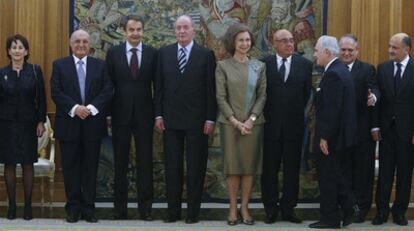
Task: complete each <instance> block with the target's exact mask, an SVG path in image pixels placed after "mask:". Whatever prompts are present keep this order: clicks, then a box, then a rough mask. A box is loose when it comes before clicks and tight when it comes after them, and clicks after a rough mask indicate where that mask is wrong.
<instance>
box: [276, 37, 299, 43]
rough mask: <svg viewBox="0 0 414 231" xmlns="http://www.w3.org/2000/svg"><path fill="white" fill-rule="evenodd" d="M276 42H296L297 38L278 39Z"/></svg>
mask: <svg viewBox="0 0 414 231" xmlns="http://www.w3.org/2000/svg"><path fill="white" fill-rule="evenodd" d="M276 42H280V43H284V44H288V43H295V40H293V38H290V39H276Z"/></svg>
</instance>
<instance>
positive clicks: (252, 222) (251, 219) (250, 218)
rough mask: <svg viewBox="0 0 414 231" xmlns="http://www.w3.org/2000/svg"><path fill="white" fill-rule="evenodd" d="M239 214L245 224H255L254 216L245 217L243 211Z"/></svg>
mask: <svg viewBox="0 0 414 231" xmlns="http://www.w3.org/2000/svg"><path fill="white" fill-rule="evenodd" d="M239 216H240V222H241V223H243V224H245V225H254V220H253V218H252V217H247V218H244V217H243V216H242V214H241V211H239Z"/></svg>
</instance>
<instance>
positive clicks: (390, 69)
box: [384, 61, 395, 96]
mask: <svg viewBox="0 0 414 231" xmlns="http://www.w3.org/2000/svg"><path fill="white" fill-rule="evenodd" d="M386 65H387V66H386V68H385V72H386V73H385V76H384V78H385V81H386V82H387V84H386V85H387V88H388V90H389V91H390V92H392V95H394V96H395V91H394V62H393V61H389V62H388V63H387V64H386Z"/></svg>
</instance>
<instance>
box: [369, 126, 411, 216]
mask: <svg viewBox="0 0 414 231" xmlns="http://www.w3.org/2000/svg"><path fill="white" fill-rule="evenodd" d="M382 135H383V136H382V140H381V141H380V146H379V176H378V182H377V185H378V186H377V192H376V204H377V210H378V213H379V214H381V215H384V216H388V214H389V211H390V208H389V201H390V196H391V191H392V186H393V182H394V175H396V180H397V182H396V194H395V200H394V203H393V206H392V213H393V214H395V215H404V214H405V212H406V211H407V207H408V203H409V202H410V193H411V177H412V171H413V156H414V146H413V145H412V144H411V143H410V142H409V141H401V140H400V139H398V134H397V132H396V130H395V126H394V125H392V126H391V128H390V131H389V132H387V133H385V134H382Z"/></svg>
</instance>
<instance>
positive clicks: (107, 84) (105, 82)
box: [90, 61, 113, 114]
mask: <svg viewBox="0 0 414 231" xmlns="http://www.w3.org/2000/svg"><path fill="white" fill-rule="evenodd" d="M101 62H102V61H100V63H101ZM101 75H102V76H101V78H102V82H101V83H102V85H101V88H100V91H99V93H98V94H97V95H96V96H95V97H94V98H93V99H92V101H91V103H90V104H92V105H93V106H95V107H96V108H97V109H98V110H99V111H100V112H103V113H105V114H106V110H107V109H108V105H109V103H110V102H111V99H112V94H113V85H112V81H111V80H110V78H109V75H108V71H107V68H106V67H105V65H104V63H103V62H102V69H101Z"/></svg>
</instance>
